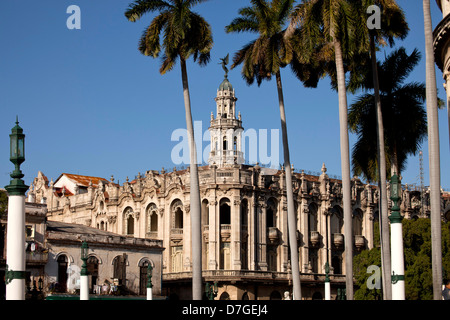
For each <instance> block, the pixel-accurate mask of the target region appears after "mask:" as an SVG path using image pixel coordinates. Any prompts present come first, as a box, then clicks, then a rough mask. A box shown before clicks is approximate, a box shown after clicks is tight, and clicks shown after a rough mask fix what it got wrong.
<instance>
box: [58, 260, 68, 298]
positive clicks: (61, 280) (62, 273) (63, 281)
mask: <svg viewBox="0 0 450 320" xmlns="http://www.w3.org/2000/svg"><path fill="white" fill-rule="evenodd" d="M57 262H58V286H59V287H57V288H56V290H57V291H59V292H66V291H67V266H68V259H67V256H66V255H64V254H62V255H60V256H59V257H58V260H57Z"/></svg>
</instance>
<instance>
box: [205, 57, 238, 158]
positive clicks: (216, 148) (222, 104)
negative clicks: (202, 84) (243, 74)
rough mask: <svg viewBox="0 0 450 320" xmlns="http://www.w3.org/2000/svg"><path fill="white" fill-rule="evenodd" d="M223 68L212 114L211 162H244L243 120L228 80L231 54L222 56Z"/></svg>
mask: <svg viewBox="0 0 450 320" xmlns="http://www.w3.org/2000/svg"><path fill="white" fill-rule="evenodd" d="M220 60H221V63H220V64H221V65H222V69H223V70H224V71H225V76H224V80H223V81H222V83H221V84H220V86H219V89H218V90H217V96H216V98H215V101H216V110H217V113H216V117H215V118H214V114H212V115H211V127H210V128H209V132H210V135H211V152H210V156H209V160H208V162H209V164H210V165H211V164H215V165H218V166H225V165H233V164H242V163H244V157H243V152H242V145H241V141H242V131H243V130H244V129H243V128H242V121H241V116H240V114H239V116H238V118H236V101H237V98H236V96H235V92H234V89H233V86H232V85H231V83H230V81H228V68H227V64H228V62H229V54H227V55H226V57H225V58H221V59H220Z"/></svg>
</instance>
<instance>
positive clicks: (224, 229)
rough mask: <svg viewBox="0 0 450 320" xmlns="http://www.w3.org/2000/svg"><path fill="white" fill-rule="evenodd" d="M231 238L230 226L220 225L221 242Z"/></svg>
mask: <svg viewBox="0 0 450 320" xmlns="http://www.w3.org/2000/svg"><path fill="white" fill-rule="evenodd" d="M230 236H231V224H221V225H220V237H221V238H222V240H226V239H228V238H230Z"/></svg>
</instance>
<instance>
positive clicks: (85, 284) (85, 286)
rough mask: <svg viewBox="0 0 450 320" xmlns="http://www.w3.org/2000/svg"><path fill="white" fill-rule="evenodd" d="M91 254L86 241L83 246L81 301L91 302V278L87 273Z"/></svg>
mask: <svg viewBox="0 0 450 320" xmlns="http://www.w3.org/2000/svg"><path fill="white" fill-rule="evenodd" d="M88 253H89V246H88V244H87V242H86V241H83V243H82V244H81V260H83V265H82V266H81V272H80V300H89V277H88V271H87V264H86V262H87V259H88Z"/></svg>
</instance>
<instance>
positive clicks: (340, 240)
mask: <svg viewBox="0 0 450 320" xmlns="http://www.w3.org/2000/svg"><path fill="white" fill-rule="evenodd" d="M333 244H334V246H335V247H336V248H342V247H343V246H344V235H343V234H342V233H333Z"/></svg>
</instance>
